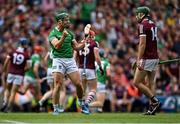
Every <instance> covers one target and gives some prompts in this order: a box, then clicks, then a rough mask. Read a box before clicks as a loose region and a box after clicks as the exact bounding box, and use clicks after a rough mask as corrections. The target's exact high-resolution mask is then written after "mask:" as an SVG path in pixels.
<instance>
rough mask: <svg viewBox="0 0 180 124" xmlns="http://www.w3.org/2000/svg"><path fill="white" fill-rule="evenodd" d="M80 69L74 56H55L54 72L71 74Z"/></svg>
mask: <svg viewBox="0 0 180 124" xmlns="http://www.w3.org/2000/svg"><path fill="white" fill-rule="evenodd" d="M76 71H78V67H77V65H76V61H75V60H74V58H54V59H53V63H52V72H60V73H62V74H70V73H72V72H76Z"/></svg>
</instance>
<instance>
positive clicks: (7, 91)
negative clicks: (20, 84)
mask: <svg viewBox="0 0 180 124" xmlns="http://www.w3.org/2000/svg"><path fill="white" fill-rule="evenodd" d="M13 80H14V75H12V74H8V75H7V80H6V82H7V84H6V87H5V91H4V98H3V105H2V107H1V111H4V110H5V108H6V107H7V104H8V101H9V96H10V91H11V88H12V82H13Z"/></svg>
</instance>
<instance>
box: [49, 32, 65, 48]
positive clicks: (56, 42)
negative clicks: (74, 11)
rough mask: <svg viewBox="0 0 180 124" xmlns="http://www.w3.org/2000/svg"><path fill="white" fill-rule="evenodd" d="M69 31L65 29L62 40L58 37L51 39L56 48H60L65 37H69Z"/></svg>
mask: <svg viewBox="0 0 180 124" xmlns="http://www.w3.org/2000/svg"><path fill="white" fill-rule="evenodd" d="M67 35H68V32H67V31H66V30H64V31H63V34H62V37H61V38H60V40H58V39H57V38H54V39H53V40H52V41H51V44H52V45H53V46H54V48H56V49H60V48H61V47H62V45H63V43H64V40H65V38H66V37H67Z"/></svg>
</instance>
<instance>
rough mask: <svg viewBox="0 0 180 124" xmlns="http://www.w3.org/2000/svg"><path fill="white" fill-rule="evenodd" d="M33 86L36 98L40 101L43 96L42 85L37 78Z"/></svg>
mask: <svg viewBox="0 0 180 124" xmlns="http://www.w3.org/2000/svg"><path fill="white" fill-rule="evenodd" d="M33 86H34V94H35V95H34V98H35V100H36V102H38V101H39V99H40V96H41V86H40V84H39V83H38V82H37V81H36V80H34V83H33Z"/></svg>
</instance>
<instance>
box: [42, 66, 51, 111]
mask: <svg viewBox="0 0 180 124" xmlns="http://www.w3.org/2000/svg"><path fill="white" fill-rule="evenodd" d="M47 77H52V68H48V69H47ZM47 84H48V86H49V88H50V90H49V91H47V92H46V93H45V94H44V95H43V97H42V98H41V99H40V100H39V105H40V109H42V106H43V103H44V101H46V100H47V99H48V98H50V97H51V96H52V92H53V85H54V84H53V78H47Z"/></svg>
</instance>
